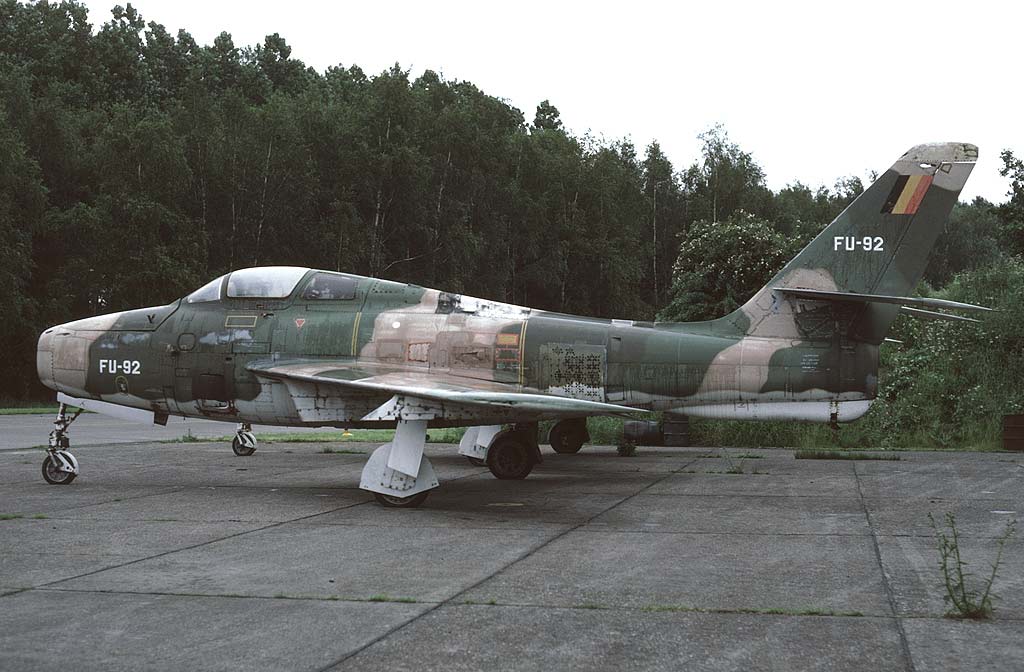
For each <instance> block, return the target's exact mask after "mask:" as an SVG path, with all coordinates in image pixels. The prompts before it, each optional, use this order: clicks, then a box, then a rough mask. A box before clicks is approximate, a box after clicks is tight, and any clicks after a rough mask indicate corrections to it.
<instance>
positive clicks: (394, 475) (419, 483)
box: [359, 420, 438, 509]
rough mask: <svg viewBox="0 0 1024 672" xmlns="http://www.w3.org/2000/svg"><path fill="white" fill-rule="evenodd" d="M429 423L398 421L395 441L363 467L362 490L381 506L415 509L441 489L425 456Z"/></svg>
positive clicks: (386, 445) (380, 450)
mask: <svg viewBox="0 0 1024 672" xmlns="http://www.w3.org/2000/svg"><path fill="white" fill-rule="evenodd" d="M426 441H427V421H426V420H399V421H398V426H397V427H396V428H395V438H394V440H393V441H392V442H391V443H385V444H384V445H383V446H379V447H378V448H377V450H375V451H373V454H372V455H370V459H369V460H367V462H366V466H364V467H363V474H362V477H361V478H360V479H359V487H360V488H362V489H363V490H369V491H370V492H372V493H373V496H374V498H375V499H376V500H377V502H378V503H379V504H381V505H382V506H387V507H390V508H400V509H413V508H416V507H417V506H419V505H420V504H422V503H423V500H425V499H426V498H427V495H429V494H430V491H431V490H433V489H434V488H436V487H437V486H438V482H437V476H436V475H435V474H434V468H433V466H431V464H430V460H428V459H427V458H426V456H425V455H424V454H423V446H424V444H425V443H426Z"/></svg>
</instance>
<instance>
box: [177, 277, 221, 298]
mask: <svg viewBox="0 0 1024 672" xmlns="http://www.w3.org/2000/svg"><path fill="white" fill-rule="evenodd" d="M223 280H224V276H223V275H222V276H220V277H219V278H217V279H216V280H210V281H209V282H208V283H206V284H205V285H203V286H202V287H200V288H199V289H197V290H196V291H194V292H192V293H191V294H189V295H188V296H186V297H185V301H186V302H187V303H204V302H206V301H216V300H217V299H219V298H220V283H221V281H223Z"/></svg>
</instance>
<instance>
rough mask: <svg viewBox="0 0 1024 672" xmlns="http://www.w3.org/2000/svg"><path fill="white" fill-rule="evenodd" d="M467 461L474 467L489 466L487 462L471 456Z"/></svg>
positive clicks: (467, 457)
mask: <svg viewBox="0 0 1024 672" xmlns="http://www.w3.org/2000/svg"><path fill="white" fill-rule="evenodd" d="M466 459H467V460H469V463H470V464H472V465H473V466H474V467H486V466H487V460H481V459H480V458H479V457H470V456H469V455H467V456H466Z"/></svg>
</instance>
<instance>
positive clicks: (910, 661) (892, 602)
mask: <svg viewBox="0 0 1024 672" xmlns="http://www.w3.org/2000/svg"><path fill="white" fill-rule="evenodd" d="M850 466H851V467H852V468H853V478H854V480H855V481H856V482H857V492H858V494H860V502H861V507H862V508H863V509H864V517H865V518H866V519H867V522H868V529H870V530H871V546H872V548H874V551H875V559H876V560H877V561H878V571H879V572H880V573H881V575H882V585H884V586H885V594H886V597H887V598H888V599H889V608H890V609H892V618H893V622H894V623H896V631H897V633H898V634H899V636H900V647H901V648H902V649H903V656H904V657H905V658H906V661H907V670H908V671H909V672H917V668H916V667H915V666H914V657H913V656H912V655H911V653H910V642H909V641H908V640H907V632H906V630H905V629H904V627H903V620H902V618H901V617H900V614H899V612H898V611H897V609H896V593H895V591H893V589H892V584H890V583H889V575H888V574H886V573H885V564H884V563H883V562H882V550H881V547H879V545H878V534H877V533H876V531H875V525H874V523H873V522H872V520H871V511H870V509H868V503H867V500H866V499H865V498H864V491H863V490H861V486H860V474H859V473H858V472H857V464H856V463H854V464H852V465H850Z"/></svg>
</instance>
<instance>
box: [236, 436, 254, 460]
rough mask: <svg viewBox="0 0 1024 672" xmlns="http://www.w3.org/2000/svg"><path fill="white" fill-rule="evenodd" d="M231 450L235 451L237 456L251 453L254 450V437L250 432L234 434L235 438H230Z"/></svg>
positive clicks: (246, 455)
mask: <svg viewBox="0 0 1024 672" xmlns="http://www.w3.org/2000/svg"><path fill="white" fill-rule="evenodd" d="M231 450H233V451H235V455H238V456H239V457H248V456H249V455H252V454H253V453H255V452H256V437H255V436H253V434H252V432H241V433H239V434H235V438H233V439H231Z"/></svg>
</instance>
